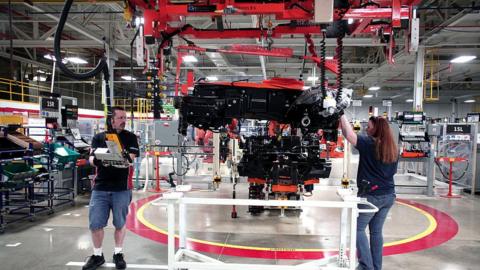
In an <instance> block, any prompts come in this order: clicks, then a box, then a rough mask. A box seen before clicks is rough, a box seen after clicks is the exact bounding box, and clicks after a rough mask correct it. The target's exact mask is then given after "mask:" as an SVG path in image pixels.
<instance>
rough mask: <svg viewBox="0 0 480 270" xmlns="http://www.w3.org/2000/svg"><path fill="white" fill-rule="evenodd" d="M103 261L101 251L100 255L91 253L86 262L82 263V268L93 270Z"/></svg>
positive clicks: (83, 269)
mask: <svg viewBox="0 0 480 270" xmlns="http://www.w3.org/2000/svg"><path fill="white" fill-rule="evenodd" d="M104 263H105V258H104V257H103V253H102V256H96V255H92V256H90V258H88V261H87V263H85V265H83V267H82V270H95V269H97V268H98V267H100V265H102V264H104Z"/></svg>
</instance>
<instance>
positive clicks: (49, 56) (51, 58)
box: [43, 54, 68, 64]
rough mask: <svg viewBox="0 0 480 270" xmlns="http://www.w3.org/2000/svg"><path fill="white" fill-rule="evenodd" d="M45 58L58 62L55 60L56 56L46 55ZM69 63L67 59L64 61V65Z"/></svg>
mask: <svg viewBox="0 0 480 270" xmlns="http://www.w3.org/2000/svg"><path fill="white" fill-rule="evenodd" d="M43 58H45V59H48V60H52V61H56V60H55V56H53V55H51V54H45V55H44V56H43ZM67 62H68V61H67V60H66V59H62V63H64V64H66V63H67Z"/></svg>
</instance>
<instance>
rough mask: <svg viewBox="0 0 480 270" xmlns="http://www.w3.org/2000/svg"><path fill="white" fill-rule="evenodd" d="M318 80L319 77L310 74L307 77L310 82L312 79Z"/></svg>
mask: <svg viewBox="0 0 480 270" xmlns="http://www.w3.org/2000/svg"><path fill="white" fill-rule="evenodd" d="M317 80H318V77H313V76H309V77H308V78H307V81H310V82H312V81H317Z"/></svg>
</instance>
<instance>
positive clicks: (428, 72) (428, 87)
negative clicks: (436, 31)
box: [423, 50, 440, 101]
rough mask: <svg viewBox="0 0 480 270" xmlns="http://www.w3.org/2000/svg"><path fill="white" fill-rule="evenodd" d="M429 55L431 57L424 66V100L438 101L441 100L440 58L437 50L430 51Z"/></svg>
mask: <svg viewBox="0 0 480 270" xmlns="http://www.w3.org/2000/svg"><path fill="white" fill-rule="evenodd" d="M427 54H429V55H430V57H429V59H428V60H427V61H425V65H424V71H425V72H424V74H425V75H424V83H423V85H424V87H423V99H424V100H425V101H438V100H439V99H440V93H439V92H440V59H439V58H440V56H439V54H438V52H437V51H436V50H430V51H428V52H427ZM427 76H428V78H427Z"/></svg>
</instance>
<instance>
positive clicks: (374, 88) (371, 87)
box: [368, 86, 380, 91]
mask: <svg viewBox="0 0 480 270" xmlns="http://www.w3.org/2000/svg"><path fill="white" fill-rule="evenodd" d="M368 90H370V91H377V90H380V86H370V88H368Z"/></svg>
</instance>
